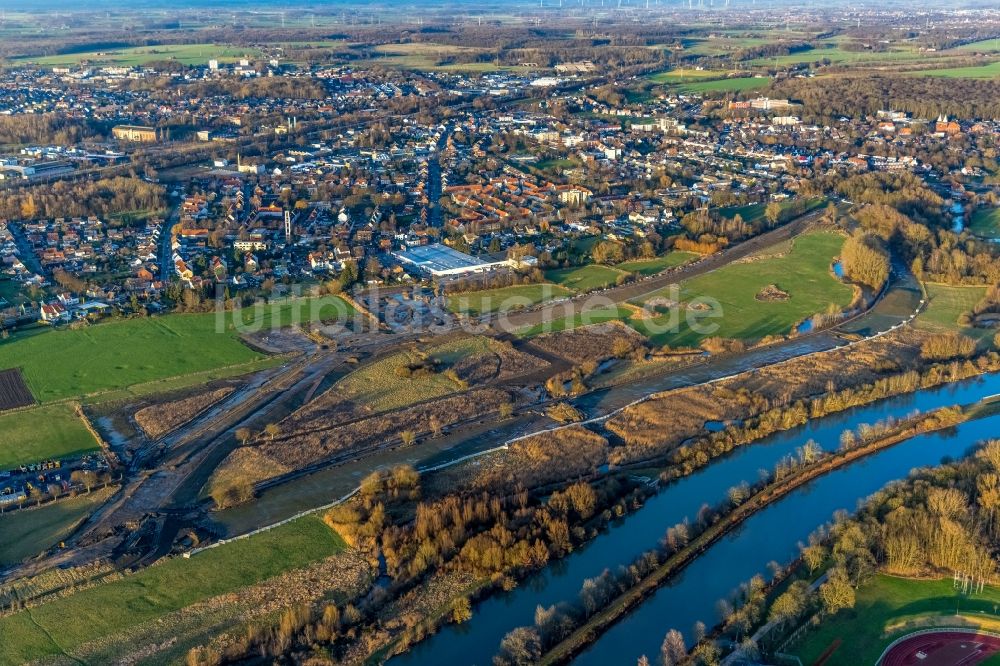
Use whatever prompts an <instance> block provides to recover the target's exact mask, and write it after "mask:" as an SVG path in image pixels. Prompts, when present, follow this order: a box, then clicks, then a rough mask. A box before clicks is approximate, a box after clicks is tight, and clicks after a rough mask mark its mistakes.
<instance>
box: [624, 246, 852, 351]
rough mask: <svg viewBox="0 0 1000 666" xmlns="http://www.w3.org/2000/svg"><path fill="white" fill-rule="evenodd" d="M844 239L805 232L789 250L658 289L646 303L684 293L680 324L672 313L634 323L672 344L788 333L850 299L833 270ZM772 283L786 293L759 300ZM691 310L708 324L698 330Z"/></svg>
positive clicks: (648, 297) (660, 341) (847, 290)
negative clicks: (692, 322) (674, 287)
mask: <svg viewBox="0 0 1000 666" xmlns="http://www.w3.org/2000/svg"><path fill="white" fill-rule="evenodd" d="M843 242H844V238H843V236H841V235H840V234H836V233H830V232H821V231H814V232H810V233H806V234H803V235H801V236H799V237H798V238H796V239H795V242H794V243H793V244H792V245H791V248H790V249H789V250H788V251H787V252H783V253H779V254H773V255H764V256H762V257H760V258H757V259H753V260H749V261H744V262H741V263H734V264H729V265H727V266H725V267H723V268H720V269H718V270H716V271H712V272H711V273H707V274H705V275H701V276H698V277H696V278H693V279H691V280H687V281H685V282H682V283H681V285H680V291H679V294H675V293H673V292H671V291H670V290H669V289H664V290H660V291H657V292H653V293H652V294H649V295H647V296H645V297H644V298H643V299H642V303H643V304H647V303H648V304H650V305H651V306H655V305H656V301H657V300H660V299H665V300H670V299H672V298H673V297H674V296H679V307H678V308H677V310H678V311H679V312H678V314H679V315H680V316H679V317H678V319H679V320H680V321H679V322H678V323H677V327H676V330H672V329H673V328H674V327H673V326H672V320H671V315H669V314H662V315H661V316H659V317H653V318H650V319H645V320H638V321H634V322H632V323H631V324H632V325H633V326H634V327H635V328H636V329H637V330H639V331H640V332H643V333H645V334H647V335H649V336H650V337H651V338H652V339H653V340H654V341H655V342H657V343H658V344H664V343H666V344H670V345H672V346H693V345H696V344H698V342H700V341H701V340H702V339H704V338H706V337H711V336H719V337H724V338H738V339H743V340H756V339H759V338H762V337H765V336H767V335H776V334H786V333H789V332H790V331H791V330H792V327H793V326H795V325H796V324H797V323H799V322H801V321H803V320H804V319H807V318H809V317H811V316H813V315H815V314H819V313H825V312H827V310H828V309H829V308H830V307H834V308H836V309H838V310H840V309H842V308H844V307H846V306H847V305H848V304H849V303H850V302H851V299H852V297H853V290H852V288H851V287H850V286H848V285H846V284H844V283H842V282H840V281H839V280H837V279H836V278H835V277H834V276H833V275H832V274H831V271H830V265H831V263H832V262H833V259H834V258H835V257H836V256H837V255H838V254H839V253H840V249H841V246H842V245H843ZM769 285H775V286H777V287H778V288H779V289H780V290H782V291H784V292H785V293H787V295H788V297H787V299H785V300H759V299H758V294H760V292H761V291H762V290H763V289H764V288H765V287H768V286H769ZM699 304H700V305H699ZM688 314H690V315H691V316H693V317H696V318H697V321H698V322H699V323H700V325H702V326H705V327H706V330H705V331H704V332H698V331H696V330H693V329H692V328H691V326H690V325H689V324H688V322H687V321H686V319H687V317H688ZM665 329H671V330H665ZM709 329H710V330H709Z"/></svg>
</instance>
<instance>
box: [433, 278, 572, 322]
mask: <svg viewBox="0 0 1000 666" xmlns="http://www.w3.org/2000/svg"><path fill="white" fill-rule="evenodd" d="M572 293H573V292H571V291H570V290H569V289H567V288H566V287H562V286H559V285H557V284H551V283H548V282H543V283H541V284H525V285H516V286H513V287H500V288H497V289H483V290H482V291H471V292H465V293H461V294H454V295H452V296H449V297H448V309H449V310H451V311H452V312H456V313H463V314H468V315H470V316H473V317H476V316H479V315H484V314H489V313H492V312H508V311H510V310H517V309H521V308H526V307H530V306H532V305H537V304H538V303H543V302H545V301H551V300H553V299H556V298H564V297H566V296H569V295H571V294H572Z"/></svg>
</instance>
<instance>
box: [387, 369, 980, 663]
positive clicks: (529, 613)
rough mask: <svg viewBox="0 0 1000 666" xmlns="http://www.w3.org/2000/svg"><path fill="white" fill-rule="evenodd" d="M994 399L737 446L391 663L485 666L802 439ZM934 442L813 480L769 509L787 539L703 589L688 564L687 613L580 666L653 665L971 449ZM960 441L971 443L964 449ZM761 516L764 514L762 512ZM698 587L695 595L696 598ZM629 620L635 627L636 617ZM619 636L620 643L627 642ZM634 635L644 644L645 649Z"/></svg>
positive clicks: (921, 400) (964, 393)
mask: <svg viewBox="0 0 1000 666" xmlns="http://www.w3.org/2000/svg"><path fill="white" fill-rule="evenodd" d="M996 393H1000V374H995V375H990V376H988V377H986V378H983V379H970V380H965V381H961V382H956V383H954V384H950V385H946V386H940V387H936V388H932V389H926V390H923V391H919V392H917V393H914V394H910V395H905V396H898V397H895V398H890V399H888V400H883V401H880V402H878V403H876V404H873V405H869V406H866V407H858V408H854V409H850V410H846V411H844V412H841V413H839V414H834V415H831V416H827V417H825V418H822V419H816V420H814V421H812V422H810V423H808V424H807V425H805V426H802V427H799V428H795V429H792V430H789V431H785V432H781V433H777V434H775V435H772V436H771V437H767V438H765V439H763V440H761V441H759V442H757V443H755V444H752V445H748V446H743V447H739V448H737V449H736V450H734V451H733V452H731V453H730V454H728V455H726V456H724V457H722V458H720V459H717V460H715V461H713V462H712V463H710V464H709V465H708V466H706V467H704V468H702V469H700V470H698V471H696V472H695V473H693V474H691V475H690V476H688V477H685V478H683V479H680V480H678V481H675V482H674V483H672V484H670V485H668V486H667V487H665V488H664V489H663V490H661V491H660V492H659V493H657V494H656V495H655V496H654V497H652V498H650V499H649V500H648V501H647V503H646V504H645V506H643V507H642V508H641V509H639V510H638V511H635V512H634V513H632V514H630V515H628V516H626V517H624V518H623V519H621V520H620V521H617V522H615V523H613V524H612V525H610V526H609V528H608V529H607V530H605V531H604V532H602V533H601V534H599V535H598V536H597V537H596V538H594V539H593V540H591V541H590V542H589V543H587V544H585V545H584V546H583V547H581V548H579V549H578V550H576V551H575V552H573V553H571V554H570V555H568V556H567V557H565V558H562V559H561V560H556V561H554V562H552V563H551V564H550V565H549V566H547V567H546V568H545V569H544V570H542V571H540V572H538V573H536V574H533V575H532V576H529V577H528V578H527V579H526V580H525V581H523V582H522V583H521V584H520V585H519V586H518V587H517V588H515V589H514V590H511V591H510V592H506V593H497V594H494V595H492V596H491V597H489V598H487V599H485V600H484V601H482V602H481V603H479V604H477V605H476V607H475V608H474V611H473V617H472V619H471V620H469V621H468V622H466V623H464V624H461V625H448V626H446V627H443V628H442V629H441V631H439V632H438V633H437V634H435V635H434V636H432V637H430V638H428V639H427V640H425V641H423V642H422V643H419V644H418V645H415V646H414V647H413V648H412V649H411V650H410V651H409V652H408V653H406V654H404V655H400V656H399V657H395V658H393V659H392V660H391V661H392V663H393V664H479V665H480V666H486V665H488V664H490V663H491V660H492V657H493V655H494V654H495V653H496V652H497V649H498V647H499V644H500V641H501V640H502V639H503V637H504V635H505V634H506V633H507V632H508V631H510V630H511V629H513V628H515V627H517V626H522V625H529V624H531V623H532V622H533V618H534V612H535V608H536V606H538V605H542V606H549V605H552V604H556V603H559V602H560V601H565V600H570V599H574V598H575V597H576V595H577V593H578V591H579V590H580V587H581V585H582V584H583V581H584V580H585V579H587V578H590V577H593V576H597V575H600V573H601V572H602V571H603V570H604V569H606V568H612V569H613V568H615V567H617V566H618V565H622V564H627V563H629V562H631V561H632V560H633V559H634V558H635V557H636V556H638V555H639V554H641V553H642V552H644V551H646V550H649V549H650V548H653V547H654V546H656V544H657V542H658V541H659V539H660V538H661V537H662V536H663V534H664V533H665V531H666V530H667V528H668V527H670V526H672V525H675V524H677V523H679V522H681V521H683V520H684V519H685V518H690V519H692V520H693V519H694V517H695V515H696V513H697V512H698V510H699V509H700V508H701V506H702V505H703V504H705V503H708V504H716V503H718V502H719V501H721V500H722V499H723V498H724V497H725V496H726V492H727V491H728V489H729V488H731V487H733V486H735V485H738V484H739V483H741V482H743V481H747V482H753V481H755V480H757V479H758V478H759V474H760V470H771V469H773V468H774V466H775V464H776V463H777V462H778V461H779V460H781V458H783V457H784V456H786V455H788V454H790V453H793V452H794V451H795V449H796V447H798V446H801V445H802V444H803V443H805V442H806V441H807V440H809V439H813V440H815V441H816V442H817V443H818V444H820V446H822V447H823V448H824V449H827V450H832V449H835V448H837V447H838V446H839V443H840V435H841V433H842V432H843V431H844V430H847V429H852V428H855V427H857V426H858V425H860V424H862V423H873V422H875V421H878V420H880V419H883V418H885V417H886V416H889V415H893V416H897V417H900V416H905V415H906V414H908V413H910V412H912V411H914V410H920V411H928V410H931V409H935V408H937V407H942V406H947V405H953V404H965V403H971V402H974V401H976V400H978V399H980V398H982V397H984V396H989V395H993V394H996ZM997 423H998V422H997V421H995V420H992V419H990V420H983V421H979V422H973V423H970V424H965V425H964V426H963V429H962V432H966V433H968V432H971V431H972V430H973V429H976V428H980V429H981V428H984V427H986V425H984V424H991V426H992V428H993V432H997V430H996V425H997ZM976 432H980V430H976ZM987 432H988V428H987ZM984 436H985V435H984ZM930 438H931V440H932V441H935V442H940V445H939V446H934V447H930V446H926V445H921V444H920V443H919V442H918V443H917V444H916V445H914V444H910V443H907V444H900V445H899V446H898V447H894V448H892V449H888V450H887V451H884V452H882V453H880V454H878V455H876V456H873V457H872V458H870V459H869V460H870V462H868V461H863V462H859V463H856V464H855V465H852V466H850V467H849V468H847V469H846V470H845V471H847V470H850V471H851V472H852V474H857V475H858V477H859V478H858V479H857V483H858V485H857V487H855V486H854V485H852V484H853V483H854V481H851V480H849V479H850V478H853V477H848V480H845V479H844V478H843V477H842V476H840V474H841V473H837V474H831V475H830V476H828V477H824V479H820V480H817V481H816V482H815V483H814V484H810V486H809V487H808V488H806V489H803V490H802V491H799V492H797V493H794V494H793V495H794V497H796V498H798V500H799V501H798V505H801V509H802V510H801V511H799V508H800V507H798V506H797V504H796V502H794V501H791V502H790V501H789V500H790V499H791V498H788V499H786V500H783V501H781V502H779V503H778V504H777V505H775V507H773V508H777V507H791V509H790V510H789V509H786V510H788V511H790V513H792V514H794V515H799V517H800V522H801V525H799V524H798V523H790V524H789V526H788V527H789V531H788V538H787V539H785V540H775V538H774V535H773V534H768V535H767V536H760V537H757V535H756V534H754V536H753V538H759V539H760V540H762V541H763V542H766V543H765V545H766V546H767V547H766V548H763V547H762V548H761V550H760V556H759V557H757V556H756V555H754V556H753V557H750V555H751V554H753V553H754V550H753V549H754V547H755V544H754V542H753V541H749V542H747V545H746V546H745V547H744V550H743V551H742V552H743V553H744V554H743V555H740V556H738V559H739V562H735V561H734V562H731V563H727V564H726V565H725V567H724V570H725V571H726V574H725V576H724V577H722V576H719V577H717V578H713V579H712V581H713V584H712V586H711V587H709V586H707V585H706V582H707V581H706V578H705V576H704V574H703V573H702V574H701V575H695V574H694V573H692V572H694V571H696V570H698V571H702V570H701V569H697V567H699V566H700V562H701V559H699V561H698V563H695V564H692V566H691V567H690V568H689V569H688V572H687V573H685V574H684V575H683V576H682V577H681V578H679V579H678V581H679V582H681V581H685V580H687V581H695V583H691V585H694V588H690V587H689V588H688V589H687V590H686V591H685V594H686V595H688V596H687V597H685V598H684V602H683V604H677V602H676V599H677V597H674V599H675V601H673V602H670V601H668V602H665V605H666V606H667V607H668V608H670V607H674V606H676V608H675V610H676V611H677V612H676V613H673V614H671V613H667V612H664V611H663V609H662V608H661V607H660V606H659V605H658V606H657V608H659V610H658V611H657V612H658V613H660V618H661V619H659V620H656V619H655V618H653V619H649V620H645V621H644V622H648V623H649V624H650V625H656V627H655V629H654V628H650V629H649V631H651V632H652V633H649V634H645V633H640V634H634V633H633V632H626V633H625V634H623V633H620V632H619V631H617V630H616V629H613V630H612V631H610V632H609V633H608V634H607V635H606V637H611V636H617V639H612V638H607V639H606V640H605V638H602V640H600V641H598V643H596V644H595V645H594V646H593V648H592V650H591V651H589V652H587V653H585V654H584V655H582V656H581V660H582V661H584V662H585V663H603V664H611V663H623V664H634V663H635V658H636V657H638V656H639V655H640V654H642V653H643V652H645V653H646V654H648V655H650V656H651V657H652V656H653V655H655V654H656V650H658V646H659V644H660V642H661V641H662V638H663V635H664V634H665V633H666V631H667V630H669V629H670V628H677V629H679V630H681V631H682V632H683V633H685V634H686V635H689V634H690V628H691V626H692V625H693V623H694V622H695V621H697V620H701V621H703V622H705V623H706V624H708V625H711V624H714V622H715V621H716V619H717V618H716V617H715V616H714V610H713V609H714V606H715V603H716V601H717V600H718V599H720V598H722V597H725V596H727V595H728V593H729V591H730V590H732V589H733V588H735V587H736V586H737V585H739V583H740V582H742V581H744V580H746V579H748V578H750V576H752V575H753V574H754V573H756V572H758V570H759V571H763V570H764V569H765V568H766V565H767V563H768V562H769V561H771V560H777V561H779V562H781V561H783V560H785V561H787V560H790V559H791V558H792V557H793V556H794V555H795V553H796V548H797V545H796V544H797V543H798V542H799V541H801V540H804V539H805V538H806V537H807V536H808V534H809V533H810V532H812V531H813V529H815V528H816V527H818V526H819V525H821V524H823V523H824V522H826V521H828V520H829V519H830V517H831V516H832V513H833V511H834V510H835V509H837V508H844V509H853V508H855V506H856V503H857V501H858V500H859V499H861V498H864V497H866V496H867V495H869V494H870V493H871V492H873V491H874V490H877V489H878V488H879V487H880V486H881V485H883V484H884V483H885V482H887V481H889V480H892V479H897V478H903V477H905V476H906V474H907V473H908V472H909V470H910V469H911V468H913V467H916V466H921V465H927V464H933V463H937V462H939V461H940V459H941V457H942V456H943V455H944V454H945V452H946V451H947V452H948V453H949V454H950V455H953V456H956V457H957V456H959V455H961V454H962V453H963V452H964V450H965V447H966V445H967V444H971V443H972V442H973V441H974V440H975V438H974V437H969V438H966V437H964V436H963V437H962V438H961V439H962V441H961V442H958V443H956V442H955V441H953V438H947V439H945V438H942V437H940V436H930ZM925 439H926V438H917V439H915V440H914V441H915V442H917V441H918V440H919V441H924V440H925ZM965 439H968V440H969V441H968V442H965ZM944 442H947V444H945V443H944ZM928 452H932V453H928ZM882 461H885V462H882ZM870 466H874V467H875V468H877V469H878V470H879V473H878V474H873V475H871V477H870V478H869V477H868V476H865V475H864V474H862V473H861V472H858V471H855V470H864V469H867V468H868V467H870ZM827 478H831V479H841V480H840V481H839V482H838V483H834V484H833V485H829V482H827V481H825V479H827ZM817 484H822V487H823V488H830V491H829V492H830V494H831V497H830V502H827V503H825V504H822V505H821V506H818V507H817V508H816V509H815V510H812V509H809V510H806V509H805V505H804V504H802V497H803V496H809V494H810V492H811V489H813V488H815V487H817ZM873 484H874V485H873ZM828 505H830V506H828ZM759 515H761V516H763V515H769V514H768V512H767V511H765V512H762V513H761V514H759ZM755 518H756V517H755ZM757 524H758V523H757V522H756V521H755V520H754V519H751V521H748V522H747V523H746V525H745V526H744V527H743V528H742V529H741V530H740V531H739V532H738V533H737V534H735V535H734V537H739V536H742V535H746V534H750V533H751V532H753V531H754V530H755V528H754V527H753V526H754V525H757ZM775 524H776V525H778V526H779V527H780V525H781V521H777V522H776V523H775ZM761 533H762V534H764V533H765V530H761ZM747 538H751V537H747ZM725 543H729V540H725V541H723V542H720V543H719V544H716V546H717V547H718V546H721V545H723V544H725ZM712 552H714V549H713V551H710V552H709V553H707V554H706V557H708V556H709V555H710V554H711V553H712ZM712 561H716V560H712ZM716 562H718V561H716ZM737 565H738V566H737ZM730 568H731V569H732V573H731V574H730V573H729V569H730ZM676 584H677V583H675V586H676ZM695 588H696V589H697V592H694V591H693V589H695ZM669 589H673V587H667V588H664V591H665V590H669ZM693 595H696V596H697V597H698V599H699V600H703V601H704V604H703V606H702V605H699V604H697V603H695V599H694V596H693ZM658 598H659V596H657V597H654V600H656V599H658ZM647 606H650V604H649V603H647V604H645V605H643V606H642V607H641V608H640V609H638V610H637V612H636V613H635V614H634V617H641V616H642V617H644V616H645V614H646V612H647V611H646V608H647ZM706 609H707V610H706ZM682 615H683V617H682ZM628 619H629V620H630V621H631V620H632V616H630V617H629V618H628ZM630 626H631V625H630ZM661 627H662V630H661ZM630 634H631V635H630ZM623 636H625V638H624V639H623V638H622V637H623ZM635 636H640V637H641V640H639V639H637V638H635ZM645 643H649V645H645ZM650 646H652V647H650ZM613 653H614V654H613ZM612 654H613V657H614V658H612V659H611V660H610V661H602V660H606V659H608V658H609V657H611V656H612Z"/></svg>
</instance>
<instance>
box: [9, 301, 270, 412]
mask: <svg viewBox="0 0 1000 666" xmlns="http://www.w3.org/2000/svg"><path fill="white" fill-rule="evenodd" d="M229 327H230V328H228V329H227V330H224V331H222V332H219V331H218V330H217V329H216V318H215V315H213V314H196V315H183V314H178V315H167V316H163V317H151V318H143V319H128V320H123V321H113V322H108V323H101V324H96V325H94V326H90V327H87V328H83V329H78V330H69V329H63V330H55V331H50V332H46V333H41V334H38V335H33V336H31V337H27V338H19V337H17V336H14V337H12V338H11V339H10V340H8V341H6V342H3V343H0V368H10V367H20V368H21V370H22V372H23V373H24V376H25V379H26V380H27V383H28V386H29V387H30V388H31V391H32V393H33V394H34V395H35V398H36V399H37V400H38V401H39V402H43V403H45V402H51V401H53V400H60V399H63V398H70V397H77V396H85V395H88V394H92V393H97V392H101V391H107V390H112V389H121V388H125V387H127V386H130V385H132V384H140V383H143V382H148V381H152V380H156V379H162V378H166V377H176V376H179V375H185V374H188V373H193V372H199V371H202V370H208V369H211V368H219V367H224V366H231V365H238V364H244V363H249V362H251V361H255V360H258V359H259V358H261V355H260V354H258V353H257V352H255V351H253V350H251V349H250V348H249V347H247V346H246V345H244V344H243V343H241V342H240V340H239V338H238V337H237V335H236V333H235V331H234V330H232V328H231V327H232V324H229Z"/></svg>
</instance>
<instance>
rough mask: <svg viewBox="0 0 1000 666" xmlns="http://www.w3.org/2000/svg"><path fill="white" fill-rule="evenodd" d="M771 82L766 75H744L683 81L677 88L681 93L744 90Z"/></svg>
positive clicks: (754, 88)
mask: <svg viewBox="0 0 1000 666" xmlns="http://www.w3.org/2000/svg"><path fill="white" fill-rule="evenodd" d="M770 83H771V79H770V78H768V77H766V76H753V77H746V76H744V77H740V78H727V79H715V80H712V81H698V82H695V83H682V84H680V85H679V86H678V87H677V90H678V92H681V93H708V92H741V91H743V90H756V89H757V88H763V87H765V86H767V85H768V84H770Z"/></svg>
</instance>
